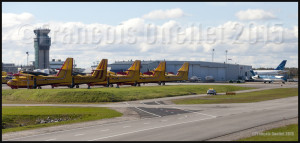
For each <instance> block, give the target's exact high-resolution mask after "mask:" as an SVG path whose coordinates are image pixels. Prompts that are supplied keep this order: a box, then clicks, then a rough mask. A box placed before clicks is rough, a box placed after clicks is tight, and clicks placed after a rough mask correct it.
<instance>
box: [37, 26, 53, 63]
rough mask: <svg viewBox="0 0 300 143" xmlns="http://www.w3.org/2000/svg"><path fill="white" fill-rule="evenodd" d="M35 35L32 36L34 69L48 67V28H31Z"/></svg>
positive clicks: (49, 40) (49, 42)
mask: <svg viewBox="0 0 300 143" xmlns="http://www.w3.org/2000/svg"><path fill="white" fill-rule="evenodd" d="M33 32H34V34H35V35H36V37H35V38H34V50H35V63H34V68H35V69H48V68H49V49H50V45H51V38H50V37H49V36H48V33H49V32H50V29H35V30H33Z"/></svg>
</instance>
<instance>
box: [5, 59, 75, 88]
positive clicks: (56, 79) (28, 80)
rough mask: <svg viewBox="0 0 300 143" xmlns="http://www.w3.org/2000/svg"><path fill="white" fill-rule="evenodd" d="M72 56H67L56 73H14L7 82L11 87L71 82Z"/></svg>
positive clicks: (31, 86) (34, 86)
mask: <svg viewBox="0 0 300 143" xmlns="http://www.w3.org/2000/svg"><path fill="white" fill-rule="evenodd" d="M72 70H73V58H67V59H66V61H65V62H64V64H63V65H62V67H61V68H60V69H59V72H58V73H57V74H56V75H49V76H44V75H34V74H29V73H24V74H22V73H19V74H14V78H13V79H11V80H9V81H8V82H7V85H8V86H10V87H11V88H12V89H17V88H34V89H35V88H39V89H41V86H44V85H55V84H69V85H71V84H72Z"/></svg>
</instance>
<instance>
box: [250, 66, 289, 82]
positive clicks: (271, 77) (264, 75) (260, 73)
mask: <svg viewBox="0 0 300 143" xmlns="http://www.w3.org/2000/svg"><path fill="white" fill-rule="evenodd" d="M286 61H287V60H283V61H282V62H281V63H280V64H279V66H278V67H277V68H276V69H274V70H255V71H253V70H250V72H251V73H252V75H253V76H252V79H254V81H263V82H264V83H266V82H269V83H272V82H274V81H279V82H282V83H285V82H286V81H287V79H286V78H285V77H284V76H283V75H282V73H284V72H285V71H284V66H285V64H286Z"/></svg>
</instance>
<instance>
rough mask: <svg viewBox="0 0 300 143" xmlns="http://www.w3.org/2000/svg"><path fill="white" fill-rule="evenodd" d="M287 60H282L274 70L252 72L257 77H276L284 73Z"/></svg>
mask: <svg viewBox="0 0 300 143" xmlns="http://www.w3.org/2000/svg"><path fill="white" fill-rule="evenodd" d="M286 62H287V60H283V61H282V62H281V63H280V64H279V65H278V67H277V68H275V69H274V70H254V73H255V74H257V75H278V74H282V73H284V72H285V71H284V67H285V64H286Z"/></svg>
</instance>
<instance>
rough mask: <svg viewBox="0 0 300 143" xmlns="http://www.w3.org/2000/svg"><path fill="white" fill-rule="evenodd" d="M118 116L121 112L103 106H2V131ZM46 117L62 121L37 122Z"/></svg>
mask: <svg viewBox="0 0 300 143" xmlns="http://www.w3.org/2000/svg"><path fill="white" fill-rule="evenodd" d="M119 116H122V113H119V112H117V111H115V110H112V109H108V108H103V107H48V106H41V107H40V106H35V107H29V106H20V107H7V106H3V107H2V133H7V132H14V131H21V130H27V129H34V128H40V127H48V126H54V125H62V124H68V123H76V122H83V121H91V120H100V119H104V118H113V117H119ZM48 117H49V118H50V119H52V120H54V119H61V120H63V121H60V122H52V123H44V124H40V122H38V121H40V120H46V119H47V118H48Z"/></svg>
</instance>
